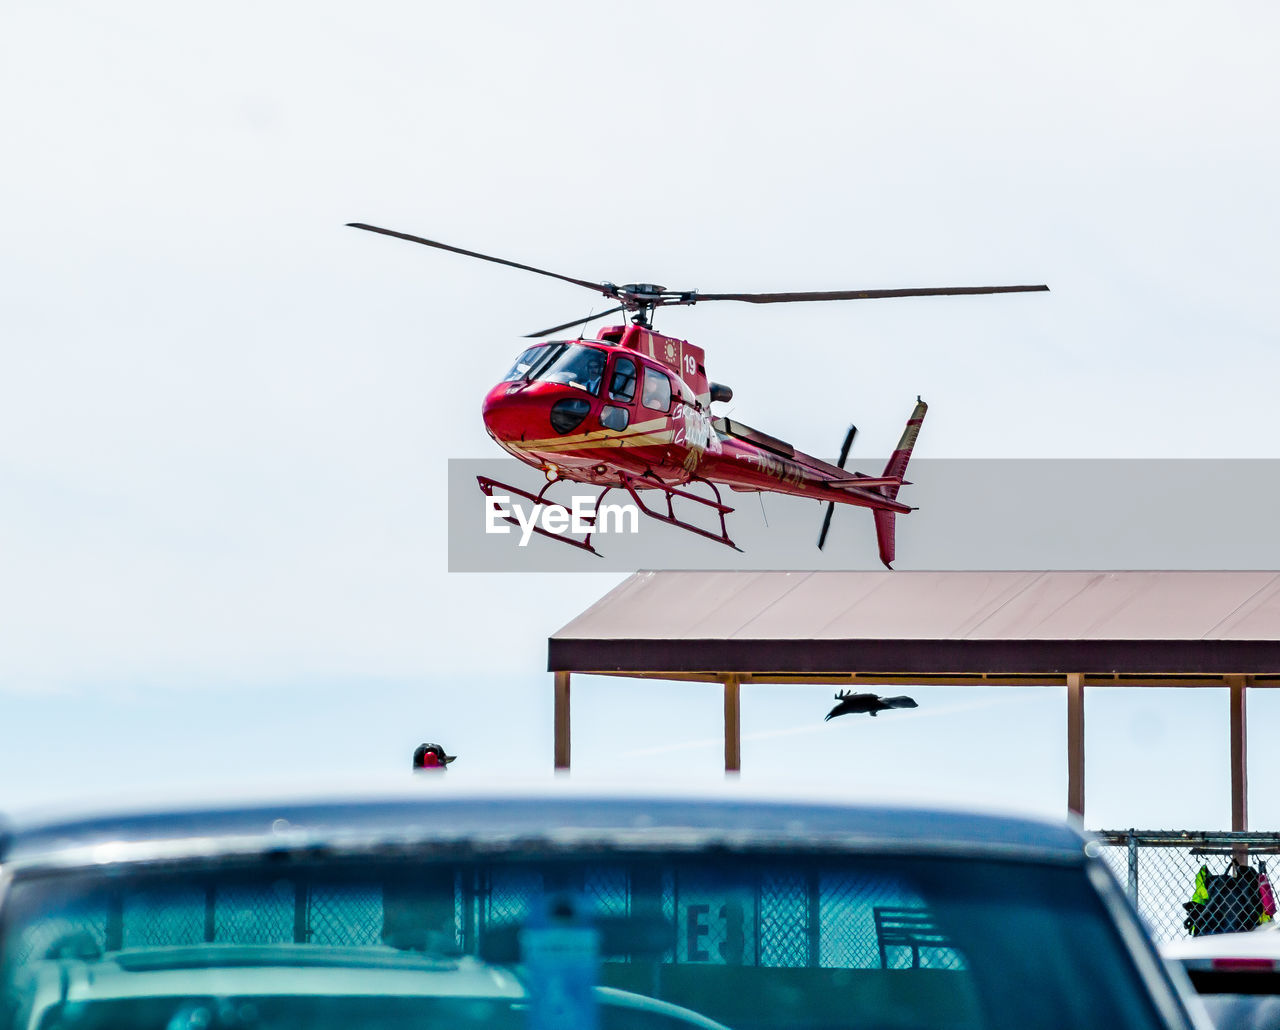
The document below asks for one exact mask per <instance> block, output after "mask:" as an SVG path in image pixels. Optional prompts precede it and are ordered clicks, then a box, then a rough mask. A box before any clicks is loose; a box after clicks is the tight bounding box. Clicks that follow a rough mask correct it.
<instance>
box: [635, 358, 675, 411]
mask: <svg viewBox="0 0 1280 1030" xmlns="http://www.w3.org/2000/svg"><path fill="white" fill-rule="evenodd" d="M640 403H641V404H643V405H644V406H645V407H646V408H652V409H653V410H654V411H669V410H670V409H671V380H670V379H668V378H667V377H666V376H665V375H664V374H663V373H661V372H659V371H658V370H657V369H656V368H646V369H645V370H644V390H643V391H642V392H641V394H640Z"/></svg>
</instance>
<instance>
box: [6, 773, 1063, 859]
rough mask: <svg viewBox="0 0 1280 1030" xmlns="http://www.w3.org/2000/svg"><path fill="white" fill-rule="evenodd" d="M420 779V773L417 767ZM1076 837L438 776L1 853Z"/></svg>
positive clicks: (61, 828) (826, 807)
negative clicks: (459, 781)
mask: <svg viewBox="0 0 1280 1030" xmlns="http://www.w3.org/2000/svg"><path fill="white" fill-rule="evenodd" d="M419 778H421V777H419ZM1086 839H1087V838H1086V837H1085V836H1084V835H1083V834H1082V833H1081V831H1079V830H1078V829H1077V828H1075V827H1073V826H1071V825H1069V824H1067V823H1066V822H1060V821H1054V820H1050V819H1044V818H1036V817H1030V816H1014V815H1000V814H992V813H982V812H971V811H960V810H949V809H942V808H914V807H907V806H901V805H898V806H876V805H856V804H841V803H836V802H832V801H829V800H821V801H814V800H784V799H781V798H778V797H776V796H763V797H762V796H757V795H752V794H747V793H743V792H739V791H710V792H705V793H684V794H673V793H662V794H656V793H655V794H654V795H653V796H645V795H644V794H643V793H640V792H632V793H630V794H627V795H625V796H619V794H618V792H616V791H612V790H611V791H604V790H601V789H600V788H598V787H597V788H585V789H583V788H578V787H576V786H575V785H571V784H557V785H551V786H541V787H539V788H538V789H533V790H520V789H512V788H504V789H485V788H480V789H477V788H471V787H468V788H461V789H455V788H454V785H452V784H449V785H447V786H446V785H445V784H443V783H441V782H432V783H418V784H414V785H413V788H412V789H405V790H399V791H395V792H383V793H380V794H376V795H370V796H325V797H303V798H292V799H281V800H276V801H262V800H254V801H250V802H223V803H211V802H207V801H204V802H198V803H194V804H191V805H180V804H174V803H172V802H168V803H165V804H163V805H160V806H155V807H150V808H135V809H133V810H129V809H122V810H121V811H119V812H113V813H107V814H103V813H101V811H99V812H97V813H90V814H81V815H61V816H54V817H50V816H44V817H41V816H36V817H28V818H26V819H15V820H12V821H11V822H9V824H8V825H7V827H2V826H0V863H3V864H4V865H7V866H10V867H12V866H14V865H19V866H20V865H23V864H26V863H29V862H31V863H37V864H45V863H52V864H56V865H64V864H71V865H75V864H79V863H81V862H83V861H93V862H95V863H98V862H103V861H115V860H121V861H127V860H129V859H131V858H145V857H149V856H154V855H156V854H159V853H163V854H164V855H165V856H166V857H173V858H178V857H183V856H193V857H194V856H197V855H200V854H208V855H213V854H226V853H230V852H240V853H245V852H255V851H262V850H269V849H271V848H273V847H297V846H305V845H308V844H310V845H320V844H324V845H327V846H341V845H343V844H349V845H351V846H352V847H361V846H374V845H379V844H411V843H413V842H416V841H458V842H464V841H468V842H488V843H492V844H494V845H498V844H501V843H503V842H508V843H510V842H515V841H521V842H529V841H534V840H542V841H545V842H548V843H550V844H581V843H584V842H586V841H589V840H597V841H600V842H607V843H610V844H614V845H618V846H627V845H631V846H635V847H645V846H670V845H682V846H685V847H695V846H704V845H706V844H708V843H723V844H730V845H734V844H737V845H743V846H751V845H754V846H766V845H776V846H784V847H785V846H788V845H790V846H795V847H802V846H811V845H828V846H836V847H839V846H845V847H847V846H858V847H862V848H869V849H884V850H895V849H899V848H901V849H907V850H910V851H913V852H921V851H936V852H946V851H956V850H962V851H981V852H984V853H993V852H1001V853H1009V854H1012V853H1020V854H1022V855H1024V856H1026V857H1031V856H1032V855H1035V856H1038V857H1040V858H1043V859H1050V860H1057V861H1069V860H1071V859H1073V858H1074V859H1076V860H1079V859H1081V858H1083V854H1084V849H1085V845H1086Z"/></svg>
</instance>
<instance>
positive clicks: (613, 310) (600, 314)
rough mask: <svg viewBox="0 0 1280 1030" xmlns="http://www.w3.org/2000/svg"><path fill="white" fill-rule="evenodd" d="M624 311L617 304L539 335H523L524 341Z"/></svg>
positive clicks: (621, 306)
mask: <svg viewBox="0 0 1280 1030" xmlns="http://www.w3.org/2000/svg"><path fill="white" fill-rule="evenodd" d="M626 310H627V309H626V306H625V305H622V304H619V305H618V306H617V307H616V308H610V309H609V310H608V311H597V312H596V313H595V314H594V315H588V316H587V317H586V318H579V319H577V320H576V321H573V322H565V323H564V324H563V325H553V326H552V327H551V328H550V329H543V330H542V332H540V333H525V334H524V338H525V339H526V340H536V339H537V338H538V337H539V336H550V335H551V334H552V333H558V332H559V331H560V330H561V329H572V328H574V327H575V326H580V325H586V324H587V323H588V322H594V321H595V320H596V319H597V318H604V316H605V315H612V314H616V313H617V312H619V311H626Z"/></svg>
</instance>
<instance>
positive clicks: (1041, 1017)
mask: <svg viewBox="0 0 1280 1030" xmlns="http://www.w3.org/2000/svg"><path fill="white" fill-rule="evenodd" d="M1094 850H1095V849H1094V848H1093V846H1092V845H1091V844H1089V843H1087V842H1086V840H1085V839H1084V838H1082V837H1081V836H1080V835H1079V834H1078V833H1077V832H1076V831H1074V830H1072V829H1070V828H1068V827H1066V826H1060V825H1055V824H1051V823H1042V822H1036V821H1032V820H1025V819H1013V818H1001V817H995V816H986V815H970V814H957V813H945V812H935V811H920V810H911V809H884V808H871V807H852V806H840V805H828V804H798V803H797V804H788V803H780V802H776V801H771V802H765V801H745V800H739V799H723V798H722V799H714V800H707V799H703V800H696V799H678V798H667V799H617V798H604V797H591V796H581V795H574V796H565V795H563V794H561V793H559V792H557V793H554V794H550V795H545V796H538V797H503V796H494V795H476V796H465V797H464V796H461V795H460V793H459V792H457V791H453V790H450V791H449V792H448V794H445V793H444V792H443V791H440V792H436V791H433V790H425V791H422V792H421V793H420V794H418V795H417V796H414V797H410V798H390V799H383V800H376V801H362V802H349V801H337V800H335V801H327V802H310V803H287V804H283V803H282V804H272V805H254V806H247V807H235V808H233V807H227V808H222V809H212V810H210V809H205V810H198V809H192V810H182V811H168V812H159V813H150V814H140V815H130V816H120V817H113V818H91V819H86V820H81V821H62V822H58V823H50V824H44V825H40V824H29V825H26V826H23V827H19V828H17V829H16V830H14V831H13V832H12V833H11V834H10V835H9V837H8V839H7V841H6V842H5V843H3V844H2V845H0V964H2V974H0V975H2V976H3V981H4V983H3V988H4V992H3V997H4V1003H3V1009H2V1010H0V1027H3V1028H12V1030H116V1028H120V1030H123V1028H126V1027H127V1028H129V1030H151V1028H154V1030H232V1028H235V1030H285V1028H288V1030H293V1028H295V1027H296V1028H302V1027H306V1028H308V1030H327V1028H329V1027H334V1028H337V1027H343V1028H349V1027H373V1028H379V1030H380V1028H383V1027H387V1028H391V1027H395V1028H396V1030H403V1028H404V1027H406V1026H417V1027H448V1028H449V1030H471V1028H481V1027H485V1028H507V1027H513V1028H514V1027H531V1028H534V1030H549V1028H551V1027H557V1028H563V1027H580V1028H586V1030H593V1028H597V1027H599V1028H602V1030H661V1028H664V1027H665V1028H667V1030H679V1028H691V1027H699V1028H702V1030H715V1028H716V1027H729V1028H734V1030H781V1028H788V1030H790V1028H800V1030H809V1028H812V1030H818V1028H824V1030H825V1028H842V1027H858V1028H860V1030H862V1028H885V1030H889V1028H893V1030H905V1028H913V1030H930V1028H939V1030H941V1028H948V1030H996V1028H1006V1027H1007V1028H1015V1027H1016V1028H1018V1030H1038V1028H1043V1030H1072V1028H1081V1030H1084V1028H1090V1030H1095V1028H1100V1027H1124V1028H1127V1030H1192V1028H1195V1027H1198V1026H1200V1024H1197V1022H1196V1016H1195V1014H1194V1011H1193V1009H1194V1006H1190V1007H1189V1006H1188V1002H1187V999H1186V998H1185V997H1184V996H1183V995H1182V994H1181V993H1180V992H1179V990H1178V987H1177V982H1176V980H1175V978H1173V977H1171V976H1170V975H1169V973H1168V971H1167V970H1166V968H1165V967H1164V966H1163V964H1162V963H1161V962H1160V960H1159V957H1158V956H1157V954H1156V952H1155V951H1154V949H1153V947H1152V946H1151V944H1150V943H1149V942H1148V940H1147V938H1146V936H1145V934H1144V933H1143V931H1142V929H1141V927H1140V926H1139V924H1138V922H1137V920H1136V919H1135V917H1134V915H1133V913H1132V910H1131V909H1130V907H1129V906H1128V904H1127V902H1126V901H1125V899H1124V897H1123V895H1122V893H1121V891H1120V890H1119V888H1118V887H1117V885H1116V883H1115V881H1114V880H1113V878H1112V877H1111V875H1110V874H1109V873H1108V872H1107V871H1106V870H1105V868H1104V867H1103V865H1102V863H1101V862H1100V861H1099V860H1098V859H1097V857H1096V856H1095V855H1094V853H1093V852H1094Z"/></svg>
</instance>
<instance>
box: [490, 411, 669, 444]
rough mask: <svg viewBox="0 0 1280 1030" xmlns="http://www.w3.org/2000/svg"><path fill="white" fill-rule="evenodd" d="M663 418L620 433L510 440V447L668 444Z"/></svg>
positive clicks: (595, 430)
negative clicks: (639, 438) (641, 438)
mask: <svg viewBox="0 0 1280 1030" xmlns="http://www.w3.org/2000/svg"><path fill="white" fill-rule="evenodd" d="M666 424H667V420H666V419H665V418H654V419H650V420H649V421H648V422H637V423H636V424H635V425H634V426H631V427H630V428H628V429H624V430H622V431H621V432H617V431H614V430H612V429H593V430H592V431H591V432H589V433H575V434H574V435H573V436H549V437H545V438H544V439H541V440H512V441H510V443H511V446H512V447H518V448H519V449H520V450H522V451H565V450H579V449H580V448H581V447H583V446H588V447H591V446H596V447H609V446H615V447H617V446H621V444H622V442H623V441H625V442H627V443H629V444H630V443H642V442H643V443H670V442H671V435H672V434H671V430H670V429H665V431H662V430H663V428H664V427H665V426H666ZM641 436H644V437H654V438H655V439H653V440H648V439H646V440H643V441H641V440H638V439H636V438H637V437H641ZM657 437H665V439H661V440H659V439H656V438H657Z"/></svg>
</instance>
